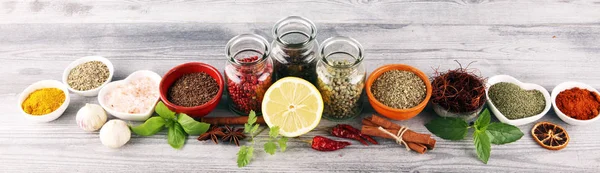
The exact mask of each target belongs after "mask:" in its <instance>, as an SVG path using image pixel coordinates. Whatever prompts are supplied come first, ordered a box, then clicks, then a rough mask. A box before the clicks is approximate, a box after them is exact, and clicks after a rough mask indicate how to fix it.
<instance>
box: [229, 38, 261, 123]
mask: <svg viewBox="0 0 600 173" xmlns="http://www.w3.org/2000/svg"><path fill="white" fill-rule="evenodd" d="M270 51H271V50H270V47H269V43H268V42H267V40H265V38H263V37H261V36H259V35H256V34H242V35H238V36H236V37H233V38H232V39H231V40H229V42H228V43H227V46H226V50H225V52H226V55H227V59H228V61H227V63H226V65H225V72H224V73H225V79H226V81H227V94H228V95H227V96H228V98H229V99H228V100H229V101H228V104H229V108H230V109H231V110H232V111H233V112H235V113H237V114H240V115H248V113H250V110H254V111H255V112H256V113H257V114H260V112H261V103H262V99H263V97H264V95H265V92H266V91H267V89H268V88H269V86H271V84H272V83H273V81H272V79H273V61H272V60H271V59H270V58H269V54H270Z"/></svg>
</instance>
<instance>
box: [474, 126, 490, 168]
mask: <svg viewBox="0 0 600 173" xmlns="http://www.w3.org/2000/svg"><path fill="white" fill-rule="evenodd" d="M473 143H475V148H476V149H477V157H479V160H481V161H483V163H485V164H487V162H488V160H489V159H490V153H491V151H492V146H491V144H490V139H489V138H488V135H487V134H486V133H485V132H482V131H475V133H473Z"/></svg>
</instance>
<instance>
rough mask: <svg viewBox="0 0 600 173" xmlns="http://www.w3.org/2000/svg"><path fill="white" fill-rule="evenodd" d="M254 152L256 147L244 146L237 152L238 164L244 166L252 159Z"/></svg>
mask: <svg viewBox="0 0 600 173" xmlns="http://www.w3.org/2000/svg"><path fill="white" fill-rule="evenodd" d="M253 153H254V147H251V146H245V145H244V146H242V147H240V151H238V153H237V165H238V167H240V168H241V167H244V166H246V165H248V163H250V161H251V160H252V154H253Z"/></svg>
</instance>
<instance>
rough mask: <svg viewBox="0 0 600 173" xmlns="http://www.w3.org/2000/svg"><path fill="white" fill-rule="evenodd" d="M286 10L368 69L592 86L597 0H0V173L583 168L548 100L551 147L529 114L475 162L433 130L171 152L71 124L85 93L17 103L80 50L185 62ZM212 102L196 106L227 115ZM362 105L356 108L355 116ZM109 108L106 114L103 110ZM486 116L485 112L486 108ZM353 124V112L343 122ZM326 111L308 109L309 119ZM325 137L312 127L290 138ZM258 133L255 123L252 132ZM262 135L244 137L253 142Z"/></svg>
mask: <svg viewBox="0 0 600 173" xmlns="http://www.w3.org/2000/svg"><path fill="white" fill-rule="evenodd" d="M287 15H302V16H306V17H308V18H310V19H312V20H313V21H314V22H315V23H316V24H317V27H318V28H319V34H318V40H319V41H323V40H324V39H325V38H327V37H330V36H334V35H344V36H350V37H354V38H355V39H357V40H358V41H360V42H361V43H362V44H363V46H364V47H365V51H366V58H365V62H364V63H365V64H366V66H367V69H368V71H372V70H374V69H375V68H377V67H379V66H381V65H384V64H389V63H404V64H409V65H412V66H415V67H417V68H419V69H421V70H423V71H424V72H425V73H427V74H428V75H430V76H432V75H433V73H434V69H436V68H439V69H441V70H447V69H450V68H456V67H458V65H457V64H456V63H455V62H454V60H458V61H460V62H461V63H463V65H466V64H468V63H470V62H472V61H476V62H475V63H473V64H472V65H471V67H472V68H475V69H479V70H480V72H481V74H482V75H483V76H486V77H490V76H493V75H497V74H508V75H512V76H514V77H516V78H518V79H520V80H522V81H524V82H531V83H537V84H540V85H542V86H544V87H545V88H546V89H548V90H552V88H553V87H554V86H556V85H557V84H559V83H561V82H564V81H570V80H574V81H581V82H585V83H588V84H590V85H592V86H594V87H596V88H600V76H599V75H598V74H600V69H599V68H598V66H599V65H600V46H599V45H600V44H598V43H600V23H599V22H600V1H556V2H555V1H526V0H520V1H502V0H500V1H487V0H481V1H478V0H469V1H467V0H465V1H459V0H456V1H451V0H439V1H333V0H329V1H293V2H273V1H258V0H255V1H211V0H192V1H159V2H147V1H125V2H122V1H116V0H103V1H70V0H62V1H2V2H1V3H0V23H1V24H0V64H1V65H2V67H1V68H0V110H3V111H4V112H3V113H2V116H1V117H2V121H0V172H114V171H130V172H157V171H168V172H174V171H183V172H192V171H194V172H200V171H202V172H215V171H257V172H265V171H269V172H317V171H326V172H329V171H367V172H371V171H384V172H398V171H401V172H411V171H412V172H597V170H598V169H600V133H599V132H600V127H599V125H598V123H595V124H592V125H588V126H570V125H567V124H565V123H563V122H562V121H561V120H560V119H558V118H557V117H556V115H555V114H554V113H553V112H552V111H551V112H550V113H548V114H547V115H546V116H545V117H544V118H543V119H542V120H540V121H551V122H555V123H558V124H560V125H563V126H564V127H565V128H567V130H568V132H569V134H570V136H571V142H570V143H569V146H568V147H567V148H565V149H563V150H560V151H549V150H546V149H543V148H541V147H540V146H538V145H537V144H536V143H535V142H534V141H533V139H532V138H531V136H530V130H531V127H532V124H529V125H523V126H520V128H521V130H522V131H523V132H524V133H525V134H526V135H525V136H524V137H523V138H522V139H521V140H519V141H518V142H515V143H512V144H508V145H494V146H492V156H491V158H490V161H489V164H487V165H485V164H483V163H481V162H480V161H479V160H478V159H477V156H476V153H475V149H474V147H473V144H472V143H473V141H472V140H471V139H470V138H471V135H468V137H467V138H468V139H466V140H463V141H446V140H442V139H439V138H437V137H435V138H436V139H437V140H438V145H437V148H436V149H435V150H433V151H430V152H428V153H426V154H423V155H420V154H417V153H414V152H407V151H406V150H405V149H404V148H403V147H402V146H399V145H397V144H395V143H394V142H393V141H391V140H383V139H379V141H380V142H381V143H382V144H381V145H374V146H369V147H365V146H362V145H360V144H359V143H356V142H353V144H354V145H352V146H349V147H348V148H346V149H344V150H341V151H337V152H328V153H325V152H317V151H313V150H311V149H310V148H309V147H308V145H307V144H306V143H303V142H300V141H299V140H296V139H292V140H290V142H289V143H288V144H289V145H290V146H289V148H288V151H286V152H285V153H277V154H276V155H274V156H270V155H268V154H265V153H264V152H262V149H259V150H258V151H256V152H255V153H256V157H255V158H254V160H253V161H252V163H251V164H250V165H249V166H248V167H246V168H242V169H239V168H237V167H236V162H235V158H236V155H235V154H236V152H237V150H238V148H237V147H235V146H232V145H222V144H220V145H214V144H212V143H211V142H208V141H206V142H198V141H197V140H195V137H190V138H189V139H188V141H187V144H186V146H185V147H184V148H183V149H182V150H174V149H172V148H171V147H170V146H169V145H168V144H167V142H166V136H165V133H161V134H159V135H156V136H152V137H138V136H135V135H134V136H133V137H132V139H131V141H130V142H129V143H128V144H127V145H125V146H124V147H123V148H120V149H117V150H113V149H108V148H106V147H104V146H102V145H101V144H100V141H99V138H98V133H97V132H95V133H87V132H84V131H82V130H80V129H79V128H78V127H77V125H76V124H75V113H76V111H77V110H78V109H79V107H81V106H83V105H84V104H85V103H97V99H96V98H93V97H92V98H84V97H80V96H76V95H72V96H71V99H72V100H71V105H70V106H69V108H68V109H67V111H66V112H65V114H64V115H63V116H62V117H60V118H59V119H57V120H56V121H53V122H50V123H42V124H39V123H32V122H29V121H27V120H26V119H25V118H24V117H23V116H22V115H21V114H19V107H18V103H16V102H17V97H18V95H19V94H20V92H21V91H22V90H23V89H24V88H25V87H27V86H28V85H29V84H31V83H33V82H36V81H39V80H44V79H55V80H60V79H61V75H62V72H63V69H64V68H65V67H66V66H67V65H68V64H69V63H70V62H71V61H73V60H75V59H76V58H78V57H82V56H86V55H102V56H105V57H107V58H109V59H110V60H111V61H112V62H113V64H114V65H115V68H116V74H115V78H114V80H119V79H123V78H125V77H126V76H127V75H129V74H130V73H131V72H133V71H136V70H142V69H148V70H152V71H155V72H157V73H159V74H164V73H165V72H166V71H167V70H169V69H170V68H172V67H174V66H176V65H178V64H181V63H185V62H189V61H201V62H205V63H209V64H211V65H213V66H215V67H217V68H219V69H220V70H222V69H223V66H224V64H225V57H224V45H225V43H226V42H227V41H228V39H230V38H231V37H233V36H235V35H237V34H242V33H257V34H260V35H263V36H265V37H266V38H267V39H268V40H272V37H271V36H270V35H271V34H270V30H271V27H272V25H273V24H274V23H275V22H276V21H277V20H279V19H280V18H283V17H285V16H287ZM224 103H225V101H223V102H222V103H221V105H220V106H219V107H218V108H217V109H216V110H215V111H214V112H212V113H211V114H210V115H209V116H230V115H233V114H232V113H231V112H229V111H228V110H227V109H226V105H225V104H224ZM372 113H373V110H372V108H371V107H370V106H368V104H367V106H366V107H365V111H364V113H363V115H362V117H366V116H368V115H370V114H372ZM435 116H436V115H435V114H434V113H433V112H432V110H431V108H429V107H428V108H426V109H425V111H424V112H423V113H421V114H420V115H419V116H417V117H415V118H413V119H411V120H408V121H402V122H400V121H398V122H397V123H399V124H402V125H406V126H408V127H410V128H411V129H413V130H415V131H418V132H423V133H427V132H428V131H427V129H426V128H425V127H424V126H423V124H425V123H426V122H428V121H429V120H431V119H432V118H434V117H435ZM111 118H112V117H111ZM493 121H497V120H496V119H495V118H493ZM345 123H350V124H352V125H354V126H356V127H358V126H359V123H360V121H359V119H356V120H353V121H348V122H345ZM335 124H336V122H330V121H327V120H322V121H321V124H320V127H319V128H324V127H330V126H333V125H335ZM314 135H326V133H325V132H323V131H313V132H310V133H308V134H306V135H304V136H303V139H308V138H310V137H312V136H314ZM261 136H263V137H264V134H263V135H261ZM260 146H262V144H260V143H259V144H258V145H257V147H258V148H261V147H260Z"/></svg>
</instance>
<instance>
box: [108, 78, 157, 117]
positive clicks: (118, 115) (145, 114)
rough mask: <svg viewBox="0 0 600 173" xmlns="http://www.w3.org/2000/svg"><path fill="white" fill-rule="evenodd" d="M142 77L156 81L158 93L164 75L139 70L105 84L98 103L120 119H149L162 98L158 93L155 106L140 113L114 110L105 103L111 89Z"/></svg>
mask: <svg viewBox="0 0 600 173" xmlns="http://www.w3.org/2000/svg"><path fill="white" fill-rule="evenodd" d="M140 77H150V78H151V79H152V80H153V81H154V82H155V83H156V84H155V85H156V92H157V93H158V88H159V85H160V81H161V79H162V77H161V76H159V75H158V74H156V73H154V72H152V71H148V70H139V71H136V72H133V73H131V74H130V75H129V76H127V78H125V79H124V80H119V81H114V82H111V83H109V84H108V85H106V86H104V88H102V90H100V93H99V95H98V103H100V106H102V108H104V110H106V112H108V113H109V114H111V115H113V116H115V117H117V118H120V119H124V120H131V121H144V120H146V119H148V118H149V117H150V116H152V113H154V107H155V106H156V103H158V100H160V95H158V96H157V97H156V101H155V103H154V106H152V108H151V109H149V110H148V111H146V112H144V113H139V114H130V113H124V112H118V111H115V110H112V109H111V108H110V107H108V106H107V104H106V103H105V98H106V95H107V94H108V92H109V91H111V90H113V89H115V88H116V87H117V86H119V85H123V84H127V83H129V81H131V80H134V79H137V78H140Z"/></svg>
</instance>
